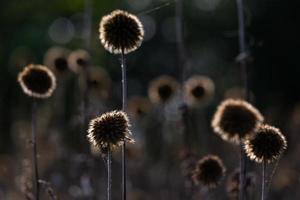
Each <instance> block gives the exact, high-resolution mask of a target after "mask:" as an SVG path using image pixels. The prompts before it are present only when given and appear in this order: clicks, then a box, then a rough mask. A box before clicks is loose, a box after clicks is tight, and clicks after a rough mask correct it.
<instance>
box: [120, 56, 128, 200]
mask: <svg viewBox="0 0 300 200" xmlns="http://www.w3.org/2000/svg"><path fill="white" fill-rule="evenodd" d="M121 68H122V110H123V111H126V109H127V77H126V63H125V55H124V51H122V53H121ZM125 150H126V141H124V142H123V145H122V200H126V197H127V194H126V175H127V173H126V152H125Z"/></svg>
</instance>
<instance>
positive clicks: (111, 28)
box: [99, 10, 144, 54]
mask: <svg viewBox="0 0 300 200" xmlns="http://www.w3.org/2000/svg"><path fill="white" fill-rule="evenodd" d="M99 32H100V36H99V38H100V41H101V43H102V45H103V46H104V48H105V49H106V50H107V51H109V52H110V53H113V54H121V53H124V54H128V53H130V52H132V51H134V50H136V49H137V48H138V47H140V46H141V44H142V41H143V38H144V29H143V25H142V23H141V22H140V20H139V19H138V18H137V17H136V16H135V15H133V14H130V13H128V12H126V11H122V10H115V11H113V12H112V13H110V14H109V15H106V16H104V17H103V18H102V20H101V22H100V28H99Z"/></svg>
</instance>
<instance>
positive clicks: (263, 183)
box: [261, 161, 266, 200]
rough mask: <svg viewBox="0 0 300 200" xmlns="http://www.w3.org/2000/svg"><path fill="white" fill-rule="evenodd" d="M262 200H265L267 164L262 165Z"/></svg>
mask: <svg viewBox="0 0 300 200" xmlns="http://www.w3.org/2000/svg"><path fill="white" fill-rule="evenodd" d="M261 179H262V180H261V200H265V183H266V162H265V161H263V163H262V178H261Z"/></svg>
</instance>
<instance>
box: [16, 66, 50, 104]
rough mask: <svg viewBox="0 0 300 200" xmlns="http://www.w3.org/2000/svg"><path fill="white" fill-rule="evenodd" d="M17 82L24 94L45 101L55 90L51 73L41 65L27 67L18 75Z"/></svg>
mask: <svg viewBox="0 0 300 200" xmlns="http://www.w3.org/2000/svg"><path fill="white" fill-rule="evenodd" d="M18 82H19V84H20V85H21V88H22V90H23V92H24V93H25V94H27V95H28V96H30V97H34V98H41V99H45V98H48V97H50V96H51V95H52V93H53V91H54V90H55V88H56V78H55V76H54V74H53V72H52V71H51V70H50V69H48V68H47V67H45V66H42V65H33V64H31V65H28V66H26V67H25V68H24V69H23V71H21V72H20V73H19V74H18Z"/></svg>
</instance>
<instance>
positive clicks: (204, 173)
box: [193, 155, 226, 188]
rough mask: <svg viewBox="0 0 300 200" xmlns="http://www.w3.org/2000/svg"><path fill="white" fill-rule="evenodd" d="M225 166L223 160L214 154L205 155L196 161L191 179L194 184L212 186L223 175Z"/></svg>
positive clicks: (214, 185) (217, 182)
mask: <svg viewBox="0 0 300 200" xmlns="http://www.w3.org/2000/svg"><path fill="white" fill-rule="evenodd" d="M225 172H226V168H225V166H224V164H223V161H222V160H221V159H220V158H219V157H218V156H215V155H207V156H205V157H204V158H202V159H201V160H199V161H198V163H197V166H196V169H195V171H194V174H193V180H194V182H195V184H196V185H198V184H202V185H203V186H206V187H209V188H214V187H216V186H217V185H218V184H219V183H220V181H221V180H222V178H223V177H224V175H225Z"/></svg>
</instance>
